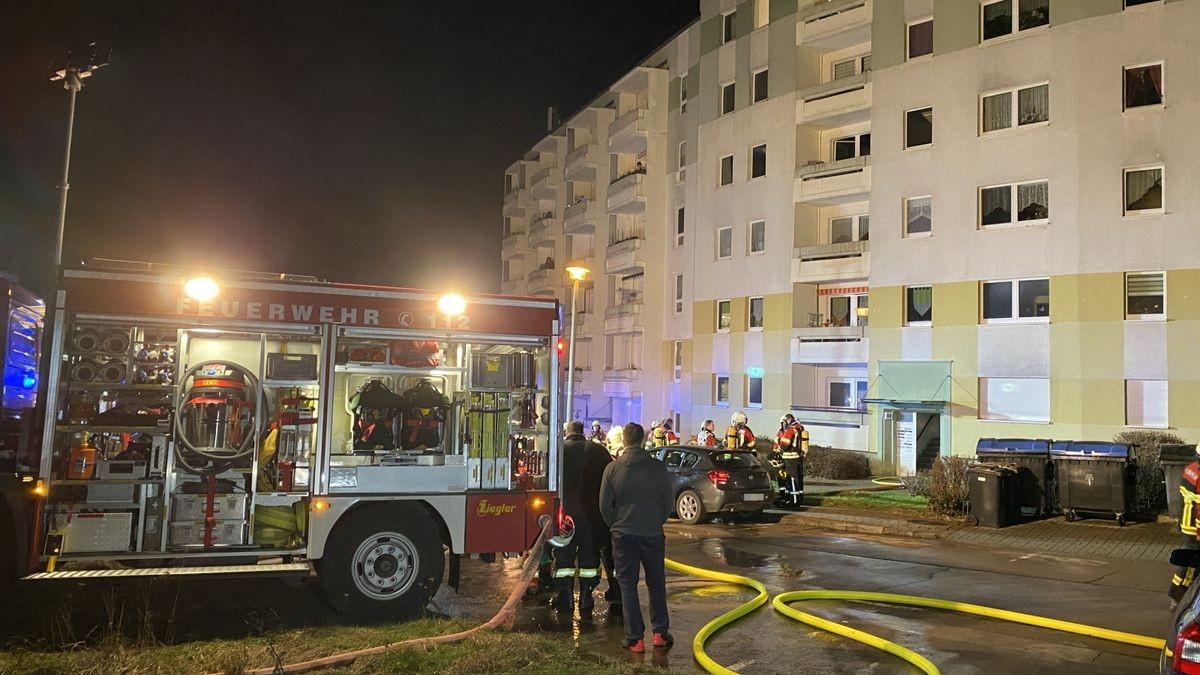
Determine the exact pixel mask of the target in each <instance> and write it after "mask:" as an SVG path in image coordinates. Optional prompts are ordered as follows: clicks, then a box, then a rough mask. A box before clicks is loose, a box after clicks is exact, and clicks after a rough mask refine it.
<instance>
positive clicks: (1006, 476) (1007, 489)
mask: <svg viewBox="0 0 1200 675" xmlns="http://www.w3.org/2000/svg"><path fill="white" fill-rule="evenodd" d="M967 485H968V486H969V487H970V499H971V522H972V523H974V524H975V525H981V526H983V527H1008V526H1009V525H1015V524H1017V522H1018V521H1020V519H1021V500H1020V498H1019V495H1018V486H1019V483H1018V478H1017V471H1016V470H1015V469H1013V468H1012V467H1007V466H1001V465H998V464H977V465H975V466H972V467H970V468H968V469H967Z"/></svg>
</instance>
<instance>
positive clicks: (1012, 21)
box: [979, 0, 1050, 42]
mask: <svg viewBox="0 0 1200 675" xmlns="http://www.w3.org/2000/svg"><path fill="white" fill-rule="evenodd" d="M1014 4H1016V5H1017V12H1016V13H1015V14H1014V13H1013V5H1014ZM979 21H980V30H979V33H980V36H981V42H986V41H987V40H992V39H995V38H998V37H1003V36H1005V35H1012V34H1013V33H1017V32H1019V31H1023V30H1029V29H1031V28H1037V27H1039V26H1046V25H1049V23H1050V0H995V1H994V2H988V3H985V4H984V5H983V6H982V7H981V8H980V13H979Z"/></svg>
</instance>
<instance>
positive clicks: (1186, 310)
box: [1167, 270, 1200, 321]
mask: <svg viewBox="0 0 1200 675" xmlns="http://www.w3.org/2000/svg"><path fill="white" fill-rule="evenodd" d="M1167 319H1168V320H1171V321H1196V320H1200V270H1171V271H1169V272H1167Z"/></svg>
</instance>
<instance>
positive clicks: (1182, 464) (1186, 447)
mask: <svg viewBox="0 0 1200 675" xmlns="http://www.w3.org/2000/svg"><path fill="white" fill-rule="evenodd" d="M1195 459H1196V444H1195V443H1190V444H1188V443H1163V444H1162V445H1160V446H1159V447H1158V462H1159V464H1161V465H1162V468H1163V479H1164V482H1165V484H1166V489H1167V513H1169V514H1171V517H1172V518H1174V519H1175V520H1179V517H1180V516H1181V515H1183V495H1182V494H1180V492H1179V484H1180V482H1182V480H1183V470H1184V469H1185V468H1186V467H1187V465H1188V464H1191V463H1192V462H1193V461H1195Z"/></svg>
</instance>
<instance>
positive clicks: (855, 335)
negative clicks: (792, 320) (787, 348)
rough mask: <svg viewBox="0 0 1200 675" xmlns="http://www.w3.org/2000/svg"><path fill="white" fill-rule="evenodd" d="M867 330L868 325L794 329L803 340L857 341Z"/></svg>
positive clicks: (799, 338)
mask: <svg viewBox="0 0 1200 675" xmlns="http://www.w3.org/2000/svg"><path fill="white" fill-rule="evenodd" d="M815 316H820V315H819V314H818V315H815ZM866 331H867V327H866V326H808V327H804V328H796V329H794V333H793V334H794V336H795V337H796V339H798V340H800V341H801V342H857V341H859V340H862V339H863V338H864V337H866V334H867V332H866Z"/></svg>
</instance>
